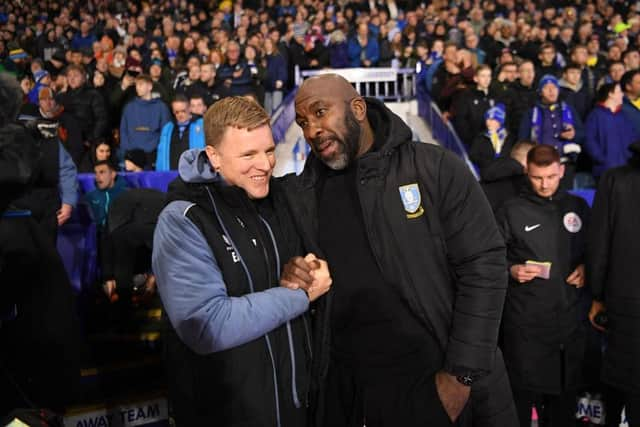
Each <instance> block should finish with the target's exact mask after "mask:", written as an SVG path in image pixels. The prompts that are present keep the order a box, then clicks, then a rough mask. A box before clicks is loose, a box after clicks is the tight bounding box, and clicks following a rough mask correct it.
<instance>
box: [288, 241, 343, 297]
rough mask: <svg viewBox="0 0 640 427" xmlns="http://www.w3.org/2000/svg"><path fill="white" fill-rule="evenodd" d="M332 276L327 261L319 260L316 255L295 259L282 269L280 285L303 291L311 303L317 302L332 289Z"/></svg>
mask: <svg viewBox="0 0 640 427" xmlns="http://www.w3.org/2000/svg"><path fill="white" fill-rule="evenodd" d="M332 283H333V281H332V280H331V274H330V273H329V266H328V265H327V261H325V260H322V259H318V258H316V256H315V255H314V254H311V253H310V254H308V255H307V256H305V257H304V258H303V257H300V256H298V257H294V258H291V259H290V260H289V262H287V263H286V264H285V266H284V268H283V269H282V276H281V277H280V285H281V286H283V287H285V288H288V289H302V290H304V291H305V292H306V293H307V296H308V297H309V301H311V302H312V301H315V300H316V299H318V298H319V297H321V296H322V295H324V294H326V293H327V292H328V291H329V289H330V288H331V284H332Z"/></svg>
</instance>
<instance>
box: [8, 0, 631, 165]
mask: <svg viewBox="0 0 640 427" xmlns="http://www.w3.org/2000/svg"><path fill="white" fill-rule="evenodd" d="M636 9H637V8H636V5H635V4H633V3H631V2H629V1H622V0H615V1H606V0H586V1H582V2H568V1H536V0H526V1H520V0H484V1H471V0H464V1H456V2H447V1H442V0H436V1H432V2H422V3H418V2H417V1H415V0H386V1H381V0H351V1H335V0H326V1H320V0H293V1H292V0H279V1H277V0H266V1H257V0H244V1H243V0H236V1H235V2H232V1H230V0H223V1H215V0H211V1H196V0H194V1H184V0H182V1H179V0H172V1H165V2H108V1H95V0H92V1H80V2H74V1H72V2H69V3H60V2H58V1H48V0H45V1H38V2H36V1H31V0H23V1H16V0H14V1H9V2H5V3H3V4H2V5H0V61H1V64H2V65H1V67H2V69H4V70H5V71H8V72H12V73H15V74H16V75H17V77H18V78H19V79H20V81H21V86H22V88H23V91H24V94H25V106H24V108H23V112H25V113H27V114H33V115H36V116H37V115H38V110H39V108H38V105H39V103H40V97H41V93H42V89H43V88H50V89H51V90H52V92H53V94H54V96H55V100H56V101H57V104H59V109H58V110H57V111H56V112H55V113H54V114H50V116H52V117H53V118H56V119H59V120H60V122H61V128H64V129H65V132H64V140H63V142H64V143H65V146H66V148H67V151H68V152H69V153H70V154H71V155H72V157H73V158H74V160H75V161H76V164H77V165H78V166H79V167H80V166H81V165H82V164H84V168H85V169H84V170H82V171H85V172H92V169H91V168H92V161H93V158H94V156H95V150H94V148H95V145H96V144H98V143H101V142H106V143H107V144H108V145H109V147H110V149H111V150H112V151H113V152H114V153H117V159H118V160H119V162H120V163H121V164H123V163H122V162H123V160H124V158H125V156H126V154H127V152H128V151H131V150H142V151H144V153H145V161H144V165H143V167H144V168H146V169H153V168H154V167H155V166H154V165H155V164H156V160H157V159H156V156H157V154H156V149H157V146H158V143H159V141H160V134H161V132H162V127H163V126H164V125H165V124H166V123H168V122H170V121H173V122H174V123H178V120H179V119H177V118H176V117H175V116H174V117H172V116H171V114H170V111H169V110H170V108H169V106H170V103H171V102H172V100H173V99H174V98H175V97H176V96H181V97H183V99H184V98H186V99H187V100H191V102H192V103H193V105H191V107H192V108H193V109H194V111H192V112H191V113H193V114H191V116H192V118H191V119H190V120H197V118H198V115H199V114H201V113H202V112H203V111H204V110H205V109H206V107H207V106H209V105H211V104H212V103H214V102H215V101H216V100H218V99H220V98H222V97H225V96H229V95H248V96H252V97H254V98H256V99H257V100H258V101H259V102H261V103H262V104H263V105H264V106H265V108H266V110H267V111H268V112H269V113H271V112H272V111H273V110H274V109H275V108H277V106H278V105H279V104H280V103H281V102H282V99H283V95H284V94H286V92H287V91H288V90H290V89H291V88H292V87H293V84H294V81H293V80H294V67H296V66H297V67H299V68H300V69H303V70H304V69H320V68H328V67H331V68H342V67H396V68H407V67H409V68H414V67H415V69H416V71H417V73H418V75H419V90H425V91H427V92H429V93H430V94H431V96H432V98H433V99H434V100H435V101H436V102H437V105H438V106H439V107H440V109H441V111H442V112H444V113H445V117H448V118H451V120H452V122H453V124H454V127H455V128H456V130H457V131H458V133H459V135H460V137H461V140H462V142H463V143H464V144H465V145H466V146H467V148H469V149H472V145H474V141H478V143H479V144H483V142H482V141H483V138H482V135H483V134H486V135H485V136H486V137H487V139H486V141H489V142H490V143H491V147H490V148H491V149H492V150H493V152H494V155H498V156H499V155H500V152H501V151H504V150H503V148H504V147H506V148H508V147H509V146H510V144H505V143H504V141H505V140H511V139H533V140H534V141H536V142H540V141H541V140H544V141H545V142H551V143H552V144H553V145H555V146H556V147H557V148H558V149H560V150H561V154H562V155H563V157H565V158H566V160H568V161H569V162H570V163H571V164H573V165H574V166H575V164H577V169H578V171H584V172H587V173H589V172H591V171H592V170H593V172H594V174H595V176H596V177H597V176H599V175H600V174H601V173H602V171H603V170H605V169H607V168H609V167H612V166H617V165H619V164H621V163H623V162H624V161H625V160H626V159H627V158H628V157H629V155H628V153H627V151H628V150H627V149H626V148H627V145H628V144H629V143H630V142H632V140H633V139H634V138H636V126H637V125H638V123H640V110H638V108H637V106H638V105H639V102H638V96H639V95H640V89H639V86H638V82H640V80H638V79H640V77H636V76H637V70H638V68H639V67H640V52H639V51H638V47H639V46H640V45H639V43H640V37H639V36H640V16H638V14H637V10H636ZM50 93H51V92H47V94H50ZM614 93H615V95H614ZM621 93H622V94H621ZM610 95H611V96H612V98H611V99H609V98H610ZM605 104H606V105H605ZM621 106H622V108H621ZM493 107H497V108H500V109H501V110H502V112H501V113H500V117H502V122H503V123H502V127H500V128H498V129H496V131H491V130H489V129H487V127H486V124H485V119H486V118H485V117H484V115H485V113H486V112H487V111H488V110H489V109H490V108H493ZM40 110H42V108H40ZM195 110H199V111H198V113H196V112H195ZM614 123H615V124H614ZM188 124H189V123H182V125H181V126H177V127H174V128H173V131H174V132H178V131H179V137H178V138H177V140H178V142H180V143H181V144H182V145H183V146H186V145H187V144H188V138H189V136H188V135H184V132H183V130H184V129H185V127H186V126H187V125H188ZM498 131H500V133H498ZM611 131H616V132H617V134H616V136H615V137H611V136H609V137H607V136H605V135H609V133H610V132H611ZM187 133H188V132H187ZM490 134H493V136H491V135H490ZM498 135H500V136H499V137H498ZM507 135H509V136H507ZM183 138H186V142H184V141H182V139H183ZM485 144H486V143H485ZM492 150H485V149H484V148H482V149H480V150H471V151H472V152H477V151H480V152H483V153H484V156H486V154H487V151H492ZM580 152H582V153H580ZM135 155H137V156H138V157H140V153H136V154H135ZM481 157H482V158H472V160H474V161H475V162H476V163H477V164H478V166H479V167H481V166H482V165H483V164H484V163H485V162H486V157H483V156H481ZM161 163H162V164H163V167H165V168H166V163H167V159H166V156H165V158H163V159H162V162H161ZM172 163H175V159H171V158H170V159H169V164H172ZM86 168H88V169H86ZM481 169H482V167H481ZM573 170H575V167H574V168H573V169H572V171H573Z"/></svg>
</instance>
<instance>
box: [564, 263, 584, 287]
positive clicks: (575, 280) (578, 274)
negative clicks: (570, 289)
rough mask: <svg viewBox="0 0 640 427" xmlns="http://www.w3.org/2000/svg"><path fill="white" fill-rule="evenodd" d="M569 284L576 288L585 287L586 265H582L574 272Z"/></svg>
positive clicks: (568, 281)
mask: <svg viewBox="0 0 640 427" xmlns="http://www.w3.org/2000/svg"><path fill="white" fill-rule="evenodd" d="M567 283H568V284H570V285H571V286H575V287H576V288H581V287H583V286H584V264H580V265H579V266H577V267H576V269H575V270H573V273H571V274H570V275H569V277H567Z"/></svg>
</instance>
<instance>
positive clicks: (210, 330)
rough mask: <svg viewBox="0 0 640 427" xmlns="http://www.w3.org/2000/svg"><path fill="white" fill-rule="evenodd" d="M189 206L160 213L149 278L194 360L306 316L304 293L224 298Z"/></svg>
mask: <svg viewBox="0 0 640 427" xmlns="http://www.w3.org/2000/svg"><path fill="white" fill-rule="evenodd" d="M190 206H191V204H190V203H188V202H184V201H177V202H172V203H171V204H169V205H168V206H167V207H166V208H165V210H164V211H163V212H162V213H161V215H160V217H159V219H158V225H157V227H156V230H155V233H154V238H153V256H152V264H153V272H154V273H155V275H156V279H157V283H158V291H159V293H160V297H161V299H162V302H163V305H164V307H165V309H166V311H167V315H168V317H169V320H170V321H171V324H172V325H173V327H174V328H175V330H176V333H177V334H178V336H179V337H180V338H181V339H182V341H183V342H184V343H185V344H186V345H187V346H188V347H189V348H191V349H192V350H193V351H195V352H196V353H198V354H208V353H212V352H217V351H222V350H226V349H230V348H233V347H237V346H239V345H242V344H245V343H247V342H249V341H252V340H254V339H256V338H259V337H261V336H263V335H265V334H266V333H268V332H270V331H272V330H273V329H275V328H277V327H278V326H280V325H282V324H283V323H285V322H286V321H288V320H291V319H294V318H296V317H298V316H299V315H301V314H302V313H304V312H305V311H306V310H307V308H308V306H309V300H308V298H307V296H306V294H305V293H304V291H302V290H295V291H294V290H290V289H286V288H281V287H276V288H270V289H267V290H265V291H262V292H255V293H250V294H246V295H243V296H241V297H230V296H229V295H227V290H226V286H225V283H224V278H223V277H222V272H221V270H220V267H219V266H218V264H217V262H216V259H215V258H214V256H213V254H212V252H211V248H210V247H209V245H208V243H207V241H206V239H205V237H204V236H203V235H202V233H201V232H200V230H199V229H198V227H197V226H196V225H195V224H194V223H193V222H191V220H190V219H189V218H187V217H186V216H185V215H186V212H187V211H188V210H189V208H190Z"/></svg>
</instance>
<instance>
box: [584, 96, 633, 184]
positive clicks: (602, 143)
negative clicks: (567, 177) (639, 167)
mask: <svg viewBox="0 0 640 427" xmlns="http://www.w3.org/2000/svg"><path fill="white" fill-rule="evenodd" d="M622 96H623V93H622V90H621V89H620V85H619V84H618V83H608V84H605V85H602V86H601V87H600V89H598V94H597V97H596V106H595V108H594V109H593V111H591V113H589V115H588V116H587V122H586V142H585V149H586V150H587V152H588V153H589V155H590V156H591V158H592V159H593V176H595V177H599V176H600V175H602V173H603V172H604V171H606V170H607V169H611V168H614V167H617V166H622V165H625V164H626V163H627V161H628V160H629V158H630V157H631V151H629V145H631V144H632V143H634V142H636V141H637V140H638V139H640V133H638V132H637V131H636V130H635V128H634V126H633V123H632V122H631V121H630V120H629V119H627V117H626V116H625V114H624V113H623V112H622Z"/></svg>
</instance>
